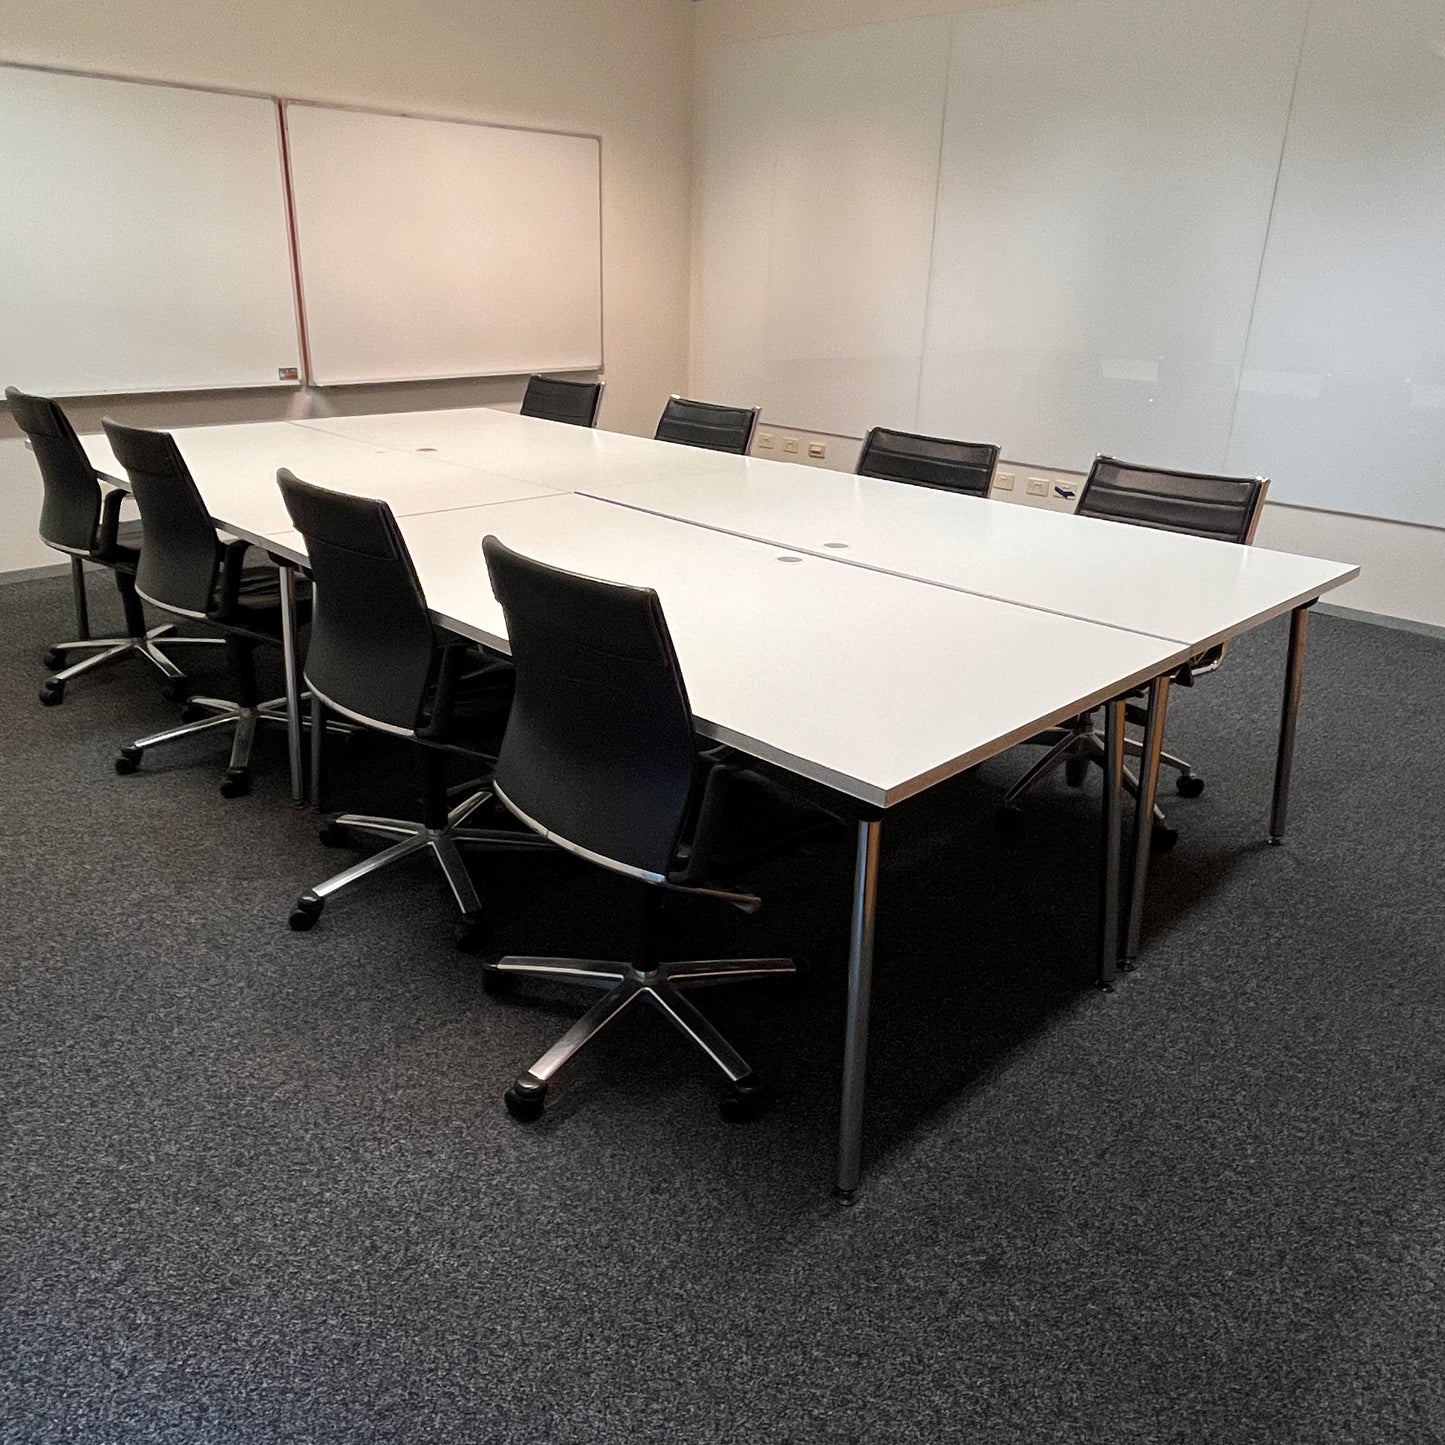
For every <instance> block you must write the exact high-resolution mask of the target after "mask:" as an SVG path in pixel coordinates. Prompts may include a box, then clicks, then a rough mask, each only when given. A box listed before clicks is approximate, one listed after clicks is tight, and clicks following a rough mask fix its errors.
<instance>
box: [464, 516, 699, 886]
mask: <svg viewBox="0 0 1445 1445" xmlns="http://www.w3.org/2000/svg"><path fill="white" fill-rule="evenodd" d="M482 551H483V552H484V554H485V555H486V559H487V567H488V569H489V570H490V572H491V576H492V590H493V592H494V593H495V594H496V598H497V601H498V602H500V603H501V605H502V611H503V613H504V614H505V615H506V619H507V636H508V637H509V639H510V641H511V647H512V663H513V665H514V666H515V667H516V670H517V677H516V694H515V696H514V698H513V700H512V712H511V716H510V718H509V719H508V722H507V732H506V737H505V738H504V739H503V742H502V750H501V755H500V757H499V759H498V761H497V767H496V772H495V774H494V778H493V780H494V783H495V786H496V788H497V792H498V795H499V796H500V797H501V798H502V799H503V800H504V801H505V802H507V803H508V804H509V805H510V806H511V807H512V808H513V809H514V810H515V811H517V812H519V813H520V814H521V815H522V816H523V817H524V818H525V819H526V820H527V821H529V822H531V823H532V824H533V825H534V826H536V827H538V828H540V829H541V830H542V831H544V832H545V833H546V834H547V835H548V836H549V837H552V838H553V840H554V841H556V842H558V843H562V844H564V845H567V846H570V847H572V848H573V849H577V850H580V851H582V852H584V853H586V854H588V855H589V856H591V857H592V858H593V859H594V860H595V861H597V862H600V863H603V864H611V865H612V866H614V867H616V868H619V869H620V870H621V871H627V872H640V873H642V874H644V875H646V876H648V877H649V878H650V879H651V880H652V881H654V882H655V881H658V880H660V879H662V878H664V877H665V876H666V875H667V874H668V872H669V871H670V870H671V869H672V868H673V867H674V865H675V863H676V861H677V850H678V844H679V840H680V839H681V837H682V832H683V829H684V827H685V826H686V824H687V822H688V820H689V816H690V813H691V809H692V806H693V792H694V786H695V783H696V780H697V774H698V752H697V744H696V742H695V741H694V737H693V720H692V709H691V708H690V707H689V705H688V700H687V688H686V687H685V686H684V684H683V679H682V670H681V668H679V666H678V663H677V656H676V654H675V653H674V652H673V648H672V638H671V636H670V634H669V633H668V630H667V622H666V619H665V618H664V617H663V615H662V604H661V603H660V602H659V600H658V596H657V593H656V592H653V591H652V590H651V589H649V588H643V587H627V586H622V585H620V584H618V583H615V582H602V581H598V580H597V579H596V578H592V577H581V576H578V575H577V574H576V573H573V572H566V571H563V570H561V569H560V568H557V567H551V566H548V565H546V564H545V563H542V562H537V561H534V560H533V559H531V558H529V557H524V556H522V555H520V554H519V553H517V552H514V551H512V550H511V549H510V548H509V547H507V546H506V545H504V544H503V543H502V542H500V541H499V540H498V539H497V538H496V537H486V538H484V539H483V542H482Z"/></svg>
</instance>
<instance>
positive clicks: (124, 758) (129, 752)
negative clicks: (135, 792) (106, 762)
mask: <svg viewBox="0 0 1445 1445" xmlns="http://www.w3.org/2000/svg"><path fill="white" fill-rule="evenodd" d="M141 751H142V750H141V749H140V748H122V749H121V750H120V751H119V752H118V753H117V754H116V755H115V770H116V772H118V773H120V774H121V775H122V776H124V774H126V773H133V772H135V770H136V769H137V768H138V767H140V760H141Z"/></svg>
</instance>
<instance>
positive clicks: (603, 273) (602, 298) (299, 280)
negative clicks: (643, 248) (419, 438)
mask: <svg viewBox="0 0 1445 1445" xmlns="http://www.w3.org/2000/svg"><path fill="white" fill-rule="evenodd" d="M275 99H276V104H277V113H278V117H279V124H280V127H281V152H282V155H283V156H284V157H285V164H286V210H287V215H288V217H289V220H290V226H291V268H292V271H293V273H294V284H295V288H296V320H297V327H298V330H299V333H300V337H301V364H302V368H303V372H304V375H305V377H306V385H307V386H310V387H315V388H316V389H317V390H318V391H335V390H337V389H339V388H343V387H351V386H407V385H416V384H420V383H423V382H429V381H466V380H470V379H472V378H476V379H477V380H479V381H480V380H486V379H488V378H495V377H502V376H529V375H531V373H530V372H529V371H517V370H515V369H507V370H501V371H458V372H449V373H446V374H445V375H438V374H437V373H435V372H429V373H427V374H425V375H415V376H388V377H386V378H384V379H377V378H372V379H370V380H356V381H325V382H323V381H317V380H316V378H315V374H314V372H313V370H312V365H311V345H310V338H309V337H308V335H307V332H306V283H305V280H304V279H303V277H302V274H301V246H300V236H299V231H298V226H297V221H296V193H295V191H294V189H293V188H292V185H291V142H290V136H289V132H288V131H287V126H286V111H287V109H288V108H289V107H291V106H293V105H294V106H298V107H305V108H307V109H310V110H331V111H344V112H347V113H348V114H351V115H383V116H388V117H394V118H397V119H400V120H423V121H439V122H441V123H443V124H445V125H471V126H481V127H483V128H485V129H487V130H508V131H521V132H523V133H525V134H528V135H556V136H566V137H568V138H569V139H572V140H592V141H596V142H597V337H598V342H597V365H596V366H572V367H555V368H551V369H549V371H548V373H547V374H548V375H557V376H592V375H598V376H600V375H602V374H604V373H605V371H606V369H607V324H606V322H607V269H606V265H605V260H606V236H605V215H606V206H605V204H604V196H603V188H604V186H605V184H606V179H605V178H606V175H607V167H606V165H605V164H604V163H603V157H604V149H605V147H604V142H603V138H602V134H601V132H600V131H593V130H565V129H563V128H562V127H560V126H544V125H518V124H515V123H513V122H508V121H490V120H476V119H473V118H471V117H465V116H456V115H443V114H440V113H438V112H435V111H426V110H397V109H396V108H394V107H391V106H382V105H339V104H333V103H332V102H330V101H326V100H306V99H298V98H296V97H293V96H277V97H275Z"/></svg>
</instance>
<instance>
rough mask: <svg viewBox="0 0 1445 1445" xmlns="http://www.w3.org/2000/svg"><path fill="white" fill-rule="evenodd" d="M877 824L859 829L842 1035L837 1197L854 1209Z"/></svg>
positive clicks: (870, 976)
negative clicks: (845, 1009) (843, 1030)
mask: <svg viewBox="0 0 1445 1445" xmlns="http://www.w3.org/2000/svg"><path fill="white" fill-rule="evenodd" d="M882 827H883V825H882V823H881V822H880V821H879V820H878V819H876V818H875V819H873V820H872V821H862V822H860V823H859V824H858V858H857V863H856V865H855V867H854V870H853V926H852V929H851V932H850V935H849V940H848V1022H847V1025H846V1028H845V1032H844V1035H843V1100H842V1110H841V1118H840V1122H839V1128H838V1182H837V1186H836V1188H835V1191H834V1192H835V1193H836V1194H837V1195H838V1197H839V1198H840V1199H842V1200H843V1201H844V1202H845V1203H847V1204H851V1203H852V1202H853V1199H854V1197H855V1195H856V1194H857V1192H858V1181H859V1179H860V1178H861V1177H862V1172H863V1090H864V1076H865V1074H866V1072H867V1068H868V1010H869V1004H870V1001H871V995H872V989H873V921H874V916H875V914H876V912H877V908H878V840H879V835H880V834H881V832H882Z"/></svg>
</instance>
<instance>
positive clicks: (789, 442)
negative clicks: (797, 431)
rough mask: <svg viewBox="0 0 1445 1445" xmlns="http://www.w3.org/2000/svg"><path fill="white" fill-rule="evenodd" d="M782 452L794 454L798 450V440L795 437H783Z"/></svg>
mask: <svg viewBox="0 0 1445 1445" xmlns="http://www.w3.org/2000/svg"><path fill="white" fill-rule="evenodd" d="M783 450H784V451H785V452H795V451H797V450H798V439H797V437H784V438H783Z"/></svg>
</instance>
